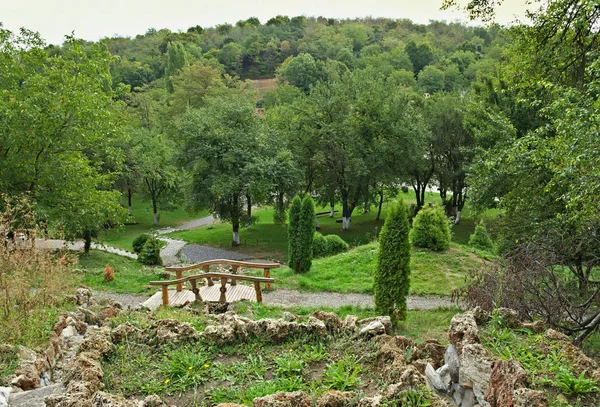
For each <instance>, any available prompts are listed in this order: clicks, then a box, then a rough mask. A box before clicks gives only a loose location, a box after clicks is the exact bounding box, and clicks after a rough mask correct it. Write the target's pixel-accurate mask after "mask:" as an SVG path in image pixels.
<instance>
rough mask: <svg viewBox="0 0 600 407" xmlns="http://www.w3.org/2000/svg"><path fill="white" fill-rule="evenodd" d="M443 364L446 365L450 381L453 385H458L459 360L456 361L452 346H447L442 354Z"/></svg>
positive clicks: (456, 356)
mask: <svg viewBox="0 0 600 407" xmlns="http://www.w3.org/2000/svg"><path fill="white" fill-rule="evenodd" d="M444 363H445V364H446V365H448V373H450V377H451V378H452V381H453V382H454V383H458V381H459V372H460V360H459V359H458V355H457V354H456V349H454V346H452V345H448V348H447V349H446V352H445V353H444Z"/></svg>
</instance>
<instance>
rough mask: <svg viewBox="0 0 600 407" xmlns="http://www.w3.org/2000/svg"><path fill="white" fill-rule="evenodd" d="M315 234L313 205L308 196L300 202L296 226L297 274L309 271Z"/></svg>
mask: <svg viewBox="0 0 600 407" xmlns="http://www.w3.org/2000/svg"><path fill="white" fill-rule="evenodd" d="M314 234H315V203H314V201H313V199H312V198H311V197H310V195H306V196H305V197H304V199H303V200H302V206H301V209H300V223H299V225H298V251H297V253H298V257H297V258H296V264H297V266H296V268H295V269H294V270H295V271H296V272H297V273H306V272H307V271H308V270H310V266H311V265H312V259H313V249H312V244H313V236H314Z"/></svg>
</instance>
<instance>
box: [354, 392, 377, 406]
mask: <svg viewBox="0 0 600 407" xmlns="http://www.w3.org/2000/svg"><path fill="white" fill-rule="evenodd" d="M381 399H383V397H382V396H381V395H380V394H378V395H375V396H373V397H363V398H362V399H360V400H358V403H357V407H379V406H380V405H381Z"/></svg>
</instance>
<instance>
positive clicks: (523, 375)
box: [485, 359, 527, 407]
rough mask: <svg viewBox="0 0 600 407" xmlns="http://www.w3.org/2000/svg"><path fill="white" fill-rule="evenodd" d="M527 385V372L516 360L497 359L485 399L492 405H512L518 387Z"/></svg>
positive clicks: (507, 406)
mask: <svg viewBox="0 0 600 407" xmlns="http://www.w3.org/2000/svg"><path fill="white" fill-rule="evenodd" d="M522 387H527V372H526V371H525V369H523V367H522V366H521V364H520V363H519V362H517V361H515V360H512V359H511V360H497V361H495V362H494V363H493V364H492V374H491V376H490V383H489V386H488V388H487V390H486V391H485V400H486V401H487V402H489V403H490V405H491V406H492V407H512V406H513V405H514V403H513V394H514V391H515V390H516V389H519V388H522Z"/></svg>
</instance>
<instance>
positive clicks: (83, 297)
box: [75, 286, 94, 307]
mask: <svg viewBox="0 0 600 407" xmlns="http://www.w3.org/2000/svg"><path fill="white" fill-rule="evenodd" d="M92 296H93V294H92V290H90V289H89V288H87V287H84V286H81V287H79V288H78V289H77V290H75V298H76V304H77V305H84V306H86V307H87V306H90V305H92V304H93V303H94V302H93V299H92Z"/></svg>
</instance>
